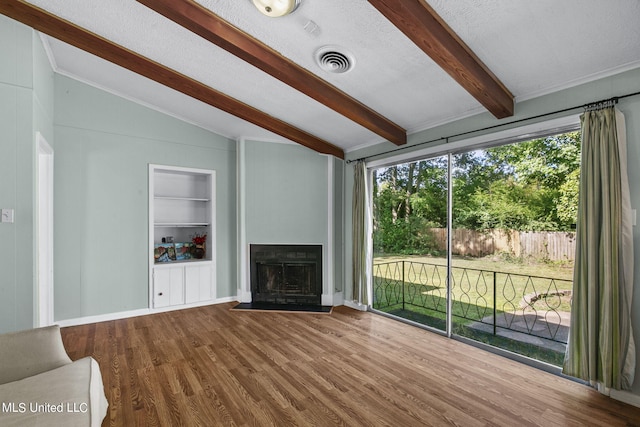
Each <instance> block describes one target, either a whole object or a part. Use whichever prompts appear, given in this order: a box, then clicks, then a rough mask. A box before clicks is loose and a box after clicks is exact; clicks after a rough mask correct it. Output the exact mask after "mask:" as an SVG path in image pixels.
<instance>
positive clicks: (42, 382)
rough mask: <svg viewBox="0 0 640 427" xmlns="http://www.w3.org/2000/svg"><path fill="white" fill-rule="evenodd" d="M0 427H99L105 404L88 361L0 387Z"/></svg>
mask: <svg viewBox="0 0 640 427" xmlns="http://www.w3.org/2000/svg"><path fill="white" fill-rule="evenodd" d="M0 405H2V406H1V407H0V425H1V426H3V427H6V426H21V427H24V426H42V427H52V426H60V427H69V426H83V427H85V426H100V424H101V422H102V419H103V418H104V416H105V415H106V412H107V406H108V403H107V400H106V398H105V396H104V388H103V384H102V377H101V375H100V368H99V366H98V363H97V362H96V361H95V360H94V359H92V358H91V357H85V358H84V359H80V360H77V361H75V362H73V363H67V364H65V365H63V366H60V367H58V368H55V369H52V370H50V371H46V372H42V373H40V374H37V375H34V376H30V377H27V378H24V379H21V380H17V381H12V382H9V383H6V384H2V385H0Z"/></svg>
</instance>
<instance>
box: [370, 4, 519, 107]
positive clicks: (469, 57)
mask: <svg viewBox="0 0 640 427" xmlns="http://www.w3.org/2000/svg"><path fill="white" fill-rule="evenodd" d="M369 3H371V5H372V6H373V7H375V8H376V9H378V11H379V12H380V13H382V15H384V16H385V17H386V18H387V19H388V20H389V21H391V23H393V24H394V25H395V26H396V27H397V28H398V29H399V30H400V31H402V32H403V33H404V34H405V35H406V36H407V37H409V39H411V40H412V41H413V42H414V43H415V44H416V45H417V46H418V47H419V48H420V49H422V50H423V51H424V52H425V53H426V54H427V55H429V56H430V57H431V59H433V60H434V61H435V62H436V64H438V65H439V66H440V67H441V68H442V69H443V70H444V71H446V72H447V73H448V74H449V75H450V76H451V77H453V79H454V80H455V81H457V82H458V83H459V84H460V85H461V86H462V87H463V88H465V89H466V90H467V92H469V93H470V94H471V95H472V96H473V97H474V98H475V99H476V100H478V101H479V102H480V103H481V104H482V105H483V106H484V107H485V108H486V109H487V110H489V111H490V112H491V113H492V114H493V115H494V116H495V117H496V118H498V119H502V118H505V117H509V116H512V115H513V110H514V101H513V95H512V94H511V92H510V91H509V90H508V89H507V88H506V86H505V85H504V84H502V82H500V80H499V79H498V78H497V77H496V76H495V75H494V74H493V73H492V72H491V70H489V68H488V67H487V66H486V65H484V64H483V63H482V61H481V60H480V59H479V58H478V57H477V56H476V55H475V54H474V53H473V51H472V50H471V49H470V48H469V47H468V46H467V45H466V44H465V43H464V42H463V41H462V39H460V37H458V35H457V34H456V33H455V32H454V31H453V30H452V29H451V28H450V27H449V26H448V25H447V23H446V22H444V20H443V19H442V18H441V17H440V16H439V15H438V14H437V13H436V11H435V10H433V9H432V8H431V6H429V5H428V4H427V2H426V1H425V0H405V1H396V0H369Z"/></svg>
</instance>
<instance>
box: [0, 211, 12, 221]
mask: <svg viewBox="0 0 640 427" xmlns="http://www.w3.org/2000/svg"><path fill="white" fill-rule="evenodd" d="M0 222H13V209H2V211H1V216H0Z"/></svg>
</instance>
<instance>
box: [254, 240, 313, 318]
mask: <svg viewBox="0 0 640 427" xmlns="http://www.w3.org/2000/svg"><path fill="white" fill-rule="evenodd" d="M250 280H251V302H252V304H261V303H264V304H279V305H318V306H320V305H321V300H322V245H250Z"/></svg>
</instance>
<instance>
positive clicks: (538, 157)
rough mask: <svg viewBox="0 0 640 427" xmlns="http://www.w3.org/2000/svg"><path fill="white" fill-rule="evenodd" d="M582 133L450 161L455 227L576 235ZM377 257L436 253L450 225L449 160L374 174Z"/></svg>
mask: <svg viewBox="0 0 640 427" xmlns="http://www.w3.org/2000/svg"><path fill="white" fill-rule="evenodd" d="M579 174H580V133H579V132H572V133H567V134H562V135H556V136H551V137H547V138H540V139H535V140H531V141H525V142H520V143H516V144H510V145H503V146H500V147H495V148H490V149H486V150H476V151H470V152H466V153H461V154H456V155H454V156H453V166H452V180H453V200H454V203H453V227H454V228H466V229H470V230H487V229H510V230H518V231H571V230H573V229H574V228H575V224H576V215H577V198H578V183H579V178H580V175H579ZM374 211H375V219H374V250H375V251H376V252H377V253H398V254H401V253H404V254H413V253H420V254H426V253H432V252H434V251H437V248H435V247H434V245H433V237H431V234H430V232H429V229H432V228H444V227H446V225H447V158H446V156H442V157H437V158H432V159H428V160H423V161H419V162H414V163H407V164H402V165H397V166H394V167H389V168H383V169H378V170H377V171H375V173H374Z"/></svg>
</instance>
